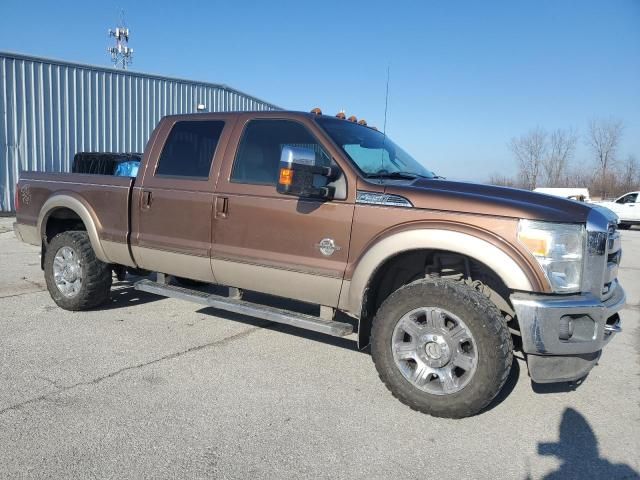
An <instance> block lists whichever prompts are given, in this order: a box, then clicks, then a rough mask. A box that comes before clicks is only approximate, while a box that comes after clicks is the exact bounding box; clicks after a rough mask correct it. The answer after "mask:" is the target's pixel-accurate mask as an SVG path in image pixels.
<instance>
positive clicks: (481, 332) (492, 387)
mask: <svg viewBox="0 0 640 480" xmlns="http://www.w3.org/2000/svg"><path fill="white" fill-rule="evenodd" d="M425 306H434V307H438V308H443V309H446V310H448V311H450V312H452V313H453V314H455V315H457V316H458V317H460V318H461V319H463V320H464V322H465V323H466V325H467V327H468V329H469V330H470V331H471V333H472V334H473V337H474V341H475V344H476V348H477V349H478V363H477V367H476V371H475V373H474V375H473V377H472V378H471V379H470V380H469V383H468V384H467V385H466V386H465V387H464V388H462V389H461V390H459V391H457V392H455V393H452V394H445V395H435V394H430V393H428V392H425V391H422V390H420V389H419V388H417V387H416V386H414V385H412V384H411V383H410V382H409V381H408V380H407V379H406V378H405V377H404V376H403V375H402V373H401V372H400V370H399V368H398V367H397V365H396V363H395V361H394V358H393V351H392V335H393V331H394V328H395V326H396V324H397V322H398V321H399V320H400V319H401V318H402V317H403V316H404V315H405V314H406V313H408V312H410V311H412V310H413V309H416V308H420V307H425ZM512 351H513V344H512V340H511V334H510V332H509V330H508V328H507V325H506V323H505V320H504V318H503V317H502V315H501V314H500V311H499V310H498V308H497V307H496V306H495V305H494V304H493V303H492V302H491V301H490V300H489V299H488V298H487V297H485V296H484V295H482V294H481V293H480V292H478V291H476V290H474V289H473V288H471V287H469V286H468V285H466V284H463V283H459V282H453V281H447V280H440V279H421V280H416V281H415V282H413V283H410V284H408V285H405V286H404V287H402V288H400V289H398V290H396V291H395V292H394V293H392V294H391V295H390V296H389V297H388V298H387V299H386V300H385V301H384V302H383V304H382V305H381V306H380V309H379V310H378V312H377V314H376V316H375V318H374V321H373V326H372V332H371V353H372V358H373V362H374V363H375V366H376V369H377V371H378V375H379V376H380V379H381V380H382V382H383V383H384V384H385V385H386V386H387V388H388V389H389V390H390V391H391V393H392V394H393V396H394V397H396V398H397V399H398V400H400V401H401V402H402V403H404V404H406V405H408V406H409V407H411V408H412V409H414V410H417V411H419V412H422V413H426V414H429V415H432V416H434V417H446V418H463V417H469V416H472V415H475V414H477V413H479V412H480V411H482V409H484V408H485V407H486V406H487V405H489V403H490V402H491V401H492V400H493V399H494V398H495V397H496V395H497V394H498V392H499V391H500V390H501V389H502V387H503V386H504V384H505V382H506V380H507V377H508V376H509V372H510V370H511V363H512V361H513V353H512Z"/></svg>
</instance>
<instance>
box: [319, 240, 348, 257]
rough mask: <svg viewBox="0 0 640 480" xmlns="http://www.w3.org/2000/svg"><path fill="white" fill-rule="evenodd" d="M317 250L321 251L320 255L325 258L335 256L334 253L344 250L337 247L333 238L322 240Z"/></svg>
mask: <svg viewBox="0 0 640 480" xmlns="http://www.w3.org/2000/svg"><path fill="white" fill-rule="evenodd" d="M316 248H317V249H318V250H320V253H321V254H323V255H324V256H325V257H330V256H331V255H333V254H334V252H336V251H338V250H341V249H342V247H339V246H338V245H336V242H334V241H333V238H323V239H322V240H320V243H317V244H316Z"/></svg>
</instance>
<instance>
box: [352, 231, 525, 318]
mask: <svg viewBox="0 0 640 480" xmlns="http://www.w3.org/2000/svg"><path fill="white" fill-rule="evenodd" d="M411 250H446V251H450V252H454V253H459V254H461V255H466V256H468V257H470V258H473V259H476V260H478V261H479V262H482V263H483V264H485V265H486V266H487V267H489V268H491V269H492V270H493V271H494V272H495V273H496V274H497V275H498V276H499V277H500V278H501V279H502V281H503V282H504V283H505V285H506V286H507V287H508V288H510V289H512V290H520V291H527V292H530V291H533V290H534V284H533V283H532V281H531V280H530V278H531V277H534V278H535V274H533V272H526V271H525V270H524V269H523V268H522V267H521V266H520V265H519V264H518V263H517V262H516V261H515V260H514V259H513V258H512V257H511V256H509V255H508V254H507V253H506V252H505V251H504V250H502V249H500V248H498V247H496V246H495V245H493V244H491V243H489V242H488V241H486V240H483V239H481V238H479V237H477V236H474V235H471V234H468V233H462V232H458V231H454V230H447V229H441V228H419V229H412V230H405V231H401V232H398V233H394V234H391V235H389V236H387V237H385V238H383V239H381V240H379V241H378V242H376V243H375V244H373V245H372V246H371V247H370V248H369V249H368V251H367V252H366V253H365V254H364V255H363V256H362V257H361V258H360V259H359V261H358V264H357V267H356V269H355V271H354V273H353V275H352V277H351V281H350V283H349V286H348V289H346V290H347V292H345V293H346V295H344V296H343V298H342V299H341V300H342V301H341V304H342V305H341V308H343V309H345V310H347V311H349V312H350V313H352V314H355V315H357V316H358V317H359V316H360V313H361V309H362V302H363V299H364V297H365V292H366V290H367V288H368V286H369V282H370V281H371V279H372V278H373V275H375V273H376V271H377V270H378V268H379V267H380V266H381V265H383V264H384V263H385V262H386V261H387V260H389V259H390V258H392V257H394V256H396V255H398V254H400V253H403V252H407V251H411ZM527 273H530V274H531V276H529V275H527Z"/></svg>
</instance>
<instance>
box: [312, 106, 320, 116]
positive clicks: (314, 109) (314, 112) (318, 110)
mask: <svg viewBox="0 0 640 480" xmlns="http://www.w3.org/2000/svg"><path fill="white" fill-rule="evenodd" d="M311 113H313V114H315V115H322V110H320V109H319V108H318V107H316V108H313V109H312V110H311Z"/></svg>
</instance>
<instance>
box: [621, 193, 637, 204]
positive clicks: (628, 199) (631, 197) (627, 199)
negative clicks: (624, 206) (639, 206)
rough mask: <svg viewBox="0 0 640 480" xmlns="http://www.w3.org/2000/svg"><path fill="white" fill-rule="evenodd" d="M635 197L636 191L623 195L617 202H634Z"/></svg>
mask: <svg viewBox="0 0 640 480" xmlns="http://www.w3.org/2000/svg"><path fill="white" fill-rule="evenodd" d="M637 197H638V194H637V193H630V194H629V195H625V196H624V197H622V198H621V199H619V200H618V203H635V202H636V198H637Z"/></svg>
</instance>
